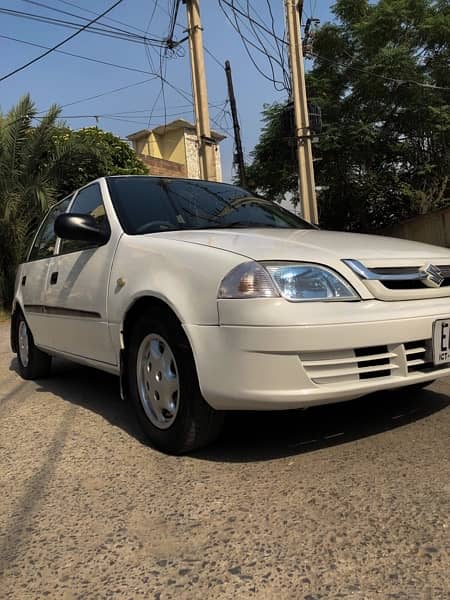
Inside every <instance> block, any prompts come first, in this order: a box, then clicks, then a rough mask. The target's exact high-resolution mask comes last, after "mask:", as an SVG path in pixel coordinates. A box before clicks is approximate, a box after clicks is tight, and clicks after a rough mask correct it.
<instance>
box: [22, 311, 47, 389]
mask: <svg viewBox="0 0 450 600" xmlns="http://www.w3.org/2000/svg"><path fill="white" fill-rule="evenodd" d="M16 348H17V360H18V363H19V373H20V375H21V376H22V377H23V378H24V379H39V378H41V377H48V375H49V374H50V368H51V364H52V357H51V356H49V355H48V354H46V353H45V352H43V351H42V350H39V348H37V347H36V346H35V344H34V339H33V334H32V333H31V331H30V328H29V327H28V325H27V322H26V321H25V317H24V316H23V315H22V314H21V315H19V317H18V319H17V325H16Z"/></svg>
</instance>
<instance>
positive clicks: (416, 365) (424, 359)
mask: <svg viewBox="0 0 450 600" xmlns="http://www.w3.org/2000/svg"><path fill="white" fill-rule="evenodd" d="M405 355H406V364H407V367H408V373H414V371H416V372H417V371H426V370H429V368H430V367H433V362H432V356H431V341H430V342H428V341H427V340H423V341H422V342H406V344H405Z"/></svg>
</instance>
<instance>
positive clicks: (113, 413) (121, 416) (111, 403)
mask: <svg viewBox="0 0 450 600" xmlns="http://www.w3.org/2000/svg"><path fill="white" fill-rule="evenodd" d="M10 369H11V370H12V371H17V363H16V359H14V360H13V361H12V362H11V366H10ZM36 383H37V384H38V387H37V390H36V391H38V392H39V391H43V392H50V393H52V394H54V395H55V396H57V397H59V398H61V400H63V401H64V402H67V403H71V404H75V405H78V406H82V407H83V408H86V409H88V410H91V411H93V412H95V413H97V414H99V415H101V416H102V417H103V418H104V419H106V420H107V421H108V422H109V423H111V425H113V426H114V427H119V428H121V429H122V430H124V431H125V432H126V433H127V434H129V435H131V436H132V437H134V438H135V439H136V440H138V441H139V442H140V443H142V444H147V443H148V442H147V439H146V437H145V435H144V433H143V431H142V429H141V428H140V425H139V423H138V421H137V418H136V417H135V413H134V411H133V408H132V407H131V406H130V405H129V404H128V403H127V402H125V401H123V400H122V399H121V398H120V391H119V379H118V378H117V377H115V376H113V375H109V374H107V373H104V372H101V371H98V370H96V369H91V368H89V367H83V366H80V365H76V364H75V363H71V362H67V361H63V360H59V359H58V360H54V364H53V366H52V376H51V377H50V378H48V379H40V380H39V381H38V382H36ZM449 405H450V397H449V396H448V395H446V394H442V393H439V392H436V391H434V390H433V389H425V390H421V391H412V390H408V389H405V388H403V389H398V390H392V391H389V392H383V393H381V392H380V393H376V394H371V395H368V396H365V397H362V398H359V399H357V400H352V401H347V402H342V403H338V404H329V405H326V406H319V407H313V408H308V409H306V410H289V411H273V412H272V411H270V412H247V411H245V412H230V413H228V414H227V418H226V421H225V427H224V430H223V432H222V434H221V436H220V438H219V439H218V440H217V441H216V442H215V443H214V444H212V445H210V446H208V447H207V448H204V449H202V450H198V451H196V452H193V453H192V454H191V457H192V458H195V459H198V460H206V461H217V462H257V461H265V460H272V459H276V458H282V457H287V456H292V455H298V454H302V453H304V452H313V451H315V450H319V449H322V448H327V447H332V446H336V445H340V444H344V443H349V442H352V441H354V440H358V439H361V438H365V437H369V436H373V435H377V434H379V433H382V432H384V431H388V430H392V429H395V428H397V427H402V426H405V425H408V424H409V423H413V422H414V421H418V420H420V419H423V418H425V417H428V416H429V415H432V414H434V413H436V412H439V411H441V410H443V409H444V408H446V407H448V406H449Z"/></svg>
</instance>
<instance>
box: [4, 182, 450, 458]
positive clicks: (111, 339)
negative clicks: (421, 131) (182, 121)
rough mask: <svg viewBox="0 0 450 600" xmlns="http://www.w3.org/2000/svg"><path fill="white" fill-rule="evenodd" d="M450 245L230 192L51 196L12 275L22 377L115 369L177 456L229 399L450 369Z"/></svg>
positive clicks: (246, 404) (358, 385)
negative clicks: (59, 361) (304, 215)
mask: <svg viewBox="0 0 450 600" xmlns="http://www.w3.org/2000/svg"><path fill="white" fill-rule="evenodd" d="M449 325H450V251H449V250H447V249H445V248H439V247H434V246H429V245H425V244H419V243H413V242H408V241H404V240H398V239H392V238H383V237H376V236H368V235H358V234H351V233H338V232H330V231H320V230H319V229H317V228H315V227H313V226H311V225H310V224H308V223H306V222H304V221H303V220H301V219H300V218H298V217H297V216H295V215H293V214H291V213H290V212H288V211H286V210H284V209H282V208H281V207H280V206H278V205H277V204H275V203H272V202H270V201H268V200H264V199H261V198H256V197H255V196H254V195H252V194H251V193H249V192H247V191H245V190H243V189H241V188H239V187H235V186H232V185H227V184H219V183H212V182H207V181H198V180H183V179H170V178H160V177H149V176H129V177H125V176H116V177H104V178H101V179H98V180H97V181H94V182H93V183H90V184H89V185H87V186H85V187H83V188H82V189H80V190H78V191H77V192H75V193H74V194H73V195H71V196H70V197H68V198H65V199H64V200H62V202H60V203H59V204H57V205H56V206H54V207H53V208H52V209H51V210H50V211H49V213H48V214H47V216H46V217H45V219H44V221H43V223H42V224H41V226H40V228H39V230H38V232H37V234H36V236H35V238H34V241H33V243H32V246H31V248H30V251H29V254H28V257H27V259H26V261H25V262H24V263H23V264H22V265H20V268H19V270H18V273H17V281H16V290H15V299H14V306H13V316H12V325H11V339H12V347H13V350H14V351H15V352H17V355H18V363H19V369H20V373H21V374H22V376H23V377H25V378H36V377H42V376H47V375H48V373H49V368H50V362H51V357H52V356H63V357H65V358H68V359H71V360H74V361H76V362H79V363H83V364H86V365H90V366H92V367H96V368H98V369H103V370H105V371H108V372H110V373H114V374H117V375H120V377H121V389H122V393H123V394H124V395H125V396H126V397H128V398H129V399H130V400H131V401H132V403H133V404H134V406H135V409H136V411H137V414H138V416H139V419H140V421H141V423H142V426H143V427H144V429H145V431H146V433H147V434H148V436H149V438H150V441H151V442H152V443H153V444H154V445H155V446H157V447H158V448H160V449H162V450H165V451H167V452H171V453H182V452H186V451H189V450H192V449H194V448H197V447H199V446H201V445H204V444H206V443H207V442H209V441H211V440H212V439H214V437H216V436H217V434H218V432H219V431H220V427H221V424H222V421H223V414H224V411H226V410H254V409H255V410H275V409H290V408H299V407H305V406H311V405H316V404H326V403H329V402H339V401H341V400H347V399H350V398H356V397H358V396H362V395H364V394H367V393H369V392H374V391H376V390H383V389H389V388H397V387H402V386H408V385H413V384H414V385H423V384H426V383H428V382H430V381H431V380H433V379H435V378H436V377H438V376H443V375H448V374H450V351H449V340H450V332H449Z"/></svg>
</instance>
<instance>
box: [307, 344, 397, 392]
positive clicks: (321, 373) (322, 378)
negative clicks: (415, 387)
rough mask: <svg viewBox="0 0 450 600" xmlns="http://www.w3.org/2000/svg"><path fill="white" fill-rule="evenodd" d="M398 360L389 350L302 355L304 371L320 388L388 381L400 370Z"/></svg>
mask: <svg viewBox="0 0 450 600" xmlns="http://www.w3.org/2000/svg"><path fill="white" fill-rule="evenodd" d="M396 358H397V354H396V353H395V352H391V351H389V350H388V348H387V346H373V347H369V348H357V349H353V350H337V351H334V352H309V353H303V354H301V355H300V359H301V361H302V365H303V368H304V369H305V371H306V373H307V374H308V376H309V378H310V379H311V381H313V382H314V383H317V384H333V383H343V382H347V381H348V382H350V381H358V380H359V379H369V378H370V379H372V378H377V377H389V376H390V375H391V374H392V372H393V371H396V370H398V369H399V366H398V365H396V364H395V362H394V361H395V359H396Z"/></svg>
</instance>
